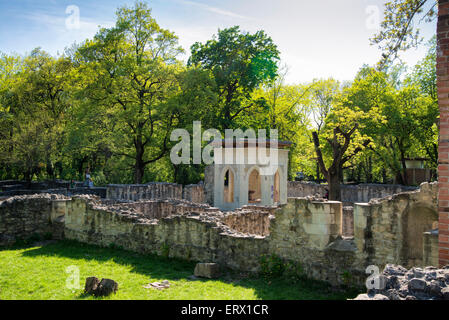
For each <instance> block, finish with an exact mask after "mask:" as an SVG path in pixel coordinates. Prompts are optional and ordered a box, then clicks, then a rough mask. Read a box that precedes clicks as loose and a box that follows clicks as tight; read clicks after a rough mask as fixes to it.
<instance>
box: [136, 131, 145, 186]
mask: <svg viewBox="0 0 449 320" xmlns="http://www.w3.org/2000/svg"><path fill="white" fill-rule="evenodd" d="M135 147H136V162H135V165H134V183H135V184H141V183H142V178H143V174H144V171H145V161H144V160H143V156H144V152H145V149H144V146H143V143H142V137H137V138H136V140H135Z"/></svg>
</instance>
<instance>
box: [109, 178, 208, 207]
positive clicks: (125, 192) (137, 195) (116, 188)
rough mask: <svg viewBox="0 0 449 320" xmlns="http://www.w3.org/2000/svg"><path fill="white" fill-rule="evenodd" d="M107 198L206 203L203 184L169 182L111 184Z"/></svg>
mask: <svg viewBox="0 0 449 320" xmlns="http://www.w3.org/2000/svg"><path fill="white" fill-rule="evenodd" d="M106 198H107V199H113V200H126V201H139V200H166V199H178V200H182V199H184V200H187V201H190V202H195V203H205V202H206V199H205V193H204V188H203V186H202V184H191V185H187V186H182V185H181V184H177V183H167V182H152V183H148V184H109V185H108V186H107V191H106Z"/></svg>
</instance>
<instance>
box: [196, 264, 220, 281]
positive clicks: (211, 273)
mask: <svg viewBox="0 0 449 320" xmlns="http://www.w3.org/2000/svg"><path fill="white" fill-rule="evenodd" d="M194 275H195V277H202V278H209V279H215V278H218V277H219V276H220V266H219V265H218V264H217V263H197V264H196V266H195V271H194Z"/></svg>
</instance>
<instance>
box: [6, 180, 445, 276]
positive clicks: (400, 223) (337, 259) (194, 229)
mask: <svg viewBox="0 0 449 320" xmlns="http://www.w3.org/2000/svg"><path fill="white" fill-rule="evenodd" d="M436 192H437V186H436V184H435V183H434V184H423V185H422V187H421V189H420V190H417V191H414V192H407V193H402V194H398V195H394V196H392V197H390V198H387V199H382V200H373V201H371V202H370V203H367V204H356V205H355V206H354V226H353V228H354V237H353V238H342V237H341V236H342V235H344V221H345V218H344V210H343V207H342V203H341V202H333V201H314V200H310V199H304V198H289V199H288V202H287V204H286V205H283V206H281V207H279V208H264V209H260V210H258V209H257V208H256V207H253V208H249V207H245V208H242V209H239V210H236V211H234V212H224V213H223V212H221V211H219V210H218V209H216V208H210V207H208V206H207V205H201V204H195V203H191V202H188V201H185V200H164V201H160V200H154V201H152V200H143V201H137V202H126V201H122V202H120V201H114V200H107V201H105V200H100V199H99V198H96V197H92V196H76V197H72V198H65V197H56V196H54V195H35V196H19V197H13V198H10V199H8V200H6V201H3V202H0V244H9V243H11V241H12V240H13V239H14V238H15V237H16V238H18V237H21V238H25V237H26V235H30V234H31V233H35V232H36V233H39V232H57V230H58V225H59V226H61V223H60V221H61V220H62V221H63V222H62V224H63V227H64V237H65V238H67V239H74V240H78V241H81V242H86V243H91V244H97V245H102V246H108V245H110V244H111V243H113V244H116V245H119V246H122V247H123V248H125V249H128V250H131V251H135V252H142V253H156V254H167V255H169V256H170V257H179V258H184V259H188V260H195V261H202V262H218V263H220V264H222V265H224V266H227V267H230V268H233V269H237V270H242V271H258V270H259V267H260V257H261V256H262V255H266V254H276V255H278V256H279V257H281V258H284V259H286V260H293V261H297V262H299V263H300V264H301V265H302V266H303V268H304V271H305V272H306V274H307V275H308V276H310V277H312V278H314V279H318V280H325V281H328V282H330V283H331V284H341V283H343V282H345V281H347V279H345V277H347V274H348V273H349V274H350V275H351V279H352V280H351V281H354V282H356V283H359V284H362V283H363V282H364V281H365V280H366V277H367V275H366V274H365V268H366V267H367V266H368V265H373V264H374V265H377V266H379V268H380V269H381V268H382V267H383V266H385V265H386V264H388V263H396V264H402V265H404V266H407V267H408V266H409V265H410V263H413V264H419V263H421V264H433V265H436V262H437V261H436V258H435V257H437V255H436V253H435V252H438V247H437V245H438V243H437V241H436V240H435V239H436V238H437V237H438V235H436V237H435V231H433V232H429V231H430V229H427V228H428V227H429V226H430V225H431V224H433V223H432V222H433V220H432V219H434V218H433V216H432V212H433V213H434V212H435V211H436V209H435V208H436V207H435V206H436V204H435V203H436ZM432 210H433V211H432ZM421 213H422V214H421ZM58 221H59V224H58ZM429 221H430V222H429ZM421 225H422V226H424V227H421ZM432 227H433V225H432ZM59 229H60V228H59ZM421 231H426V233H424V235H422V236H417V237H416V239H410V235H411V234H415V235H417V234H419V233H420V232H421ZM410 241H411V242H410ZM416 241H422V242H421V245H420V246H418V247H420V249H422V251H423V253H422V254H421V256H420V257H419V256H414V257H412V258H413V259H410V257H407V255H412V254H416V250H415V251H413V250H410V244H413V245H414V246H416V245H417V243H419V242H416ZM435 261H436V262H435Z"/></svg>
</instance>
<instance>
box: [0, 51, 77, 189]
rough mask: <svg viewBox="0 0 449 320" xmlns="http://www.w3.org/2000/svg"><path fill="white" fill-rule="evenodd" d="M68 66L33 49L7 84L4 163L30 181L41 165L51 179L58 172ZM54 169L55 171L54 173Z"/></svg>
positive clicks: (69, 68)
mask: <svg viewBox="0 0 449 320" xmlns="http://www.w3.org/2000/svg"><path fill="white" fill-rule="evenodd" d="M71 70H72V65H71V63H70V61H69V60H68V59H65V58H64V57H59V58H56V59H55V58H53V57H51V56H50V55H49V54H47V53H45V52H44V51H42V50H40V49H35V50H33V51H32V52H31V54H30V55H29V56H27V57H26V58H25V59H24V60H23V65H22V69H21V70H20V72H18V73H17V74H15V77H14V78H15V79H14V81H13V82H10V83H9V87H8V89H7V90H8V93H7V95H6V96H5V95H3V97H9V98H8V99H7V100H8V104H9V107H8V108H9V112H10V116H12V117H13V120H14V121H13V123H12V126H9V138H8V139H7V140H5V141H4V147H5V148H6V149H7V150H6V151H7V152H6V155H7V157H8V160H7V161H8V163H9V164H10V165H12V166H15V167H16V168H19V170H20V172H22V173H23V178H24V179H26V180H28V181H29V180H31V179H32V177H33V175H36V174H39V173H40V172H41V171H42V170H43V169H44V168H45V169H46V174H47V177H49V178H52V179H54V178H55V177H56V175H60V174H61V171H62V162H61V161H62V154H61V149H62V145H63V143H64V121H65V119H64V115H65V112H66V110H67V109H68V108H69V105H70V99H69V94H68V92H69V89H68V77H69V74H70V72H71ZM56 170H58V172H56Z"/></svg>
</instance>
